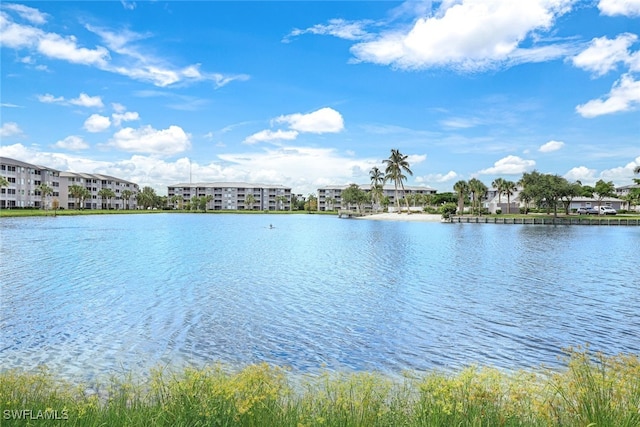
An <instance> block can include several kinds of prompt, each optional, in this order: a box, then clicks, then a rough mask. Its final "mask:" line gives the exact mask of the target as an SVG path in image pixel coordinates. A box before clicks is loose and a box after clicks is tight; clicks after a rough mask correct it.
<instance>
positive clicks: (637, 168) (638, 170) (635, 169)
mask: <svg viewBox="0 0 640 427" xmlns="http://www.w3.org/2000/svg"><path fill="white" fill-rule="evenodd" d="M633 173H635V174H639V173H640V166H636V167H635V168H634V169H633Z"/></svg>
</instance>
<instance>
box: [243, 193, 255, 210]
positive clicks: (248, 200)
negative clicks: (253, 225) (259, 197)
mask: <svg viewBox="0 0 640 427" xmlns="http://www.w3.org/2000/svg"><path fill="white" fill-rule="evenodd" d="M255 202H256V198H255V196H254V195H253V194H247V195H246V196H245V198H244V208H245V209H249V210H253V204H254V203H255Z"/></svg>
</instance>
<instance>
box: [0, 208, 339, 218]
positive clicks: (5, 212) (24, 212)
mask: <svg viewBox="0 0 640 427" xmlns="http://www.w3.org/2000/svg"><path fill="white" fill-rule="evenodd" d="M157 213H193V214H202V213H205V212H202V211H185V210H142V209H140V210H115V209H113V210H106V209H85V210H76V209H64V210H58V211H55V212H54V211H52V210H41V209H2V210H0V218H3V217H28V216H50V217H53V216H69V215H123V214H157ZM206 213H208V214H225V213H226V214H229V213H233V214H274V215H275V214H277V215H282V214H293V215H300V214H308V213H309V212H307V211H260V210H253V211H250V210H216V211H213V210H208V211H207V212H206ZM311 213H312V214H329V215H336V213H335V212H311Z"/></svg>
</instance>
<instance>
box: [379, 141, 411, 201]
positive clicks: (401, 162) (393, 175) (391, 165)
mask: <svg viewBox="0 0 640 427" xmlns="http://www.w3.org/2000/svg"><path fill="white" fill-rule="evenodd" d="M408 157H409V156H407V155H405V154H402V153H401V152H400V150H398V149H395V148H392V149H391V154H390V155H389V158H388V159H385V160H383V162H384V163H385V164H386V167H385V171H384V172H385V177H384V178H385V181H387V180H392V181H393V185H394V187H395V203H396V208H397V209H398V213H400V198H399V197H398V185H400V187H401V189H402V194H404V182H403V181H405V180H406V179H407V176H406V175H404V173H403V172H406V173H407V174H409V175H413V172H412V171H411V168H410V165H409V162H408V161H407V158H408ZM405 201H406V202H407V213H410V210H409V201H408V200H405Z"/></svg>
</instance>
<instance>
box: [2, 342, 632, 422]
mask: <svg viewBox="0 0 640 427" xmlns="http://www.w3.org/2000/svg"><path fill="white" fill-rule="evenodd" d="M565 362H566V364H565V368H564V369H562V370H560V371H551V370H548V369H543V368H541V369H539V370H533V371H519V372H514V373H507V372H504V371H501V370H498V369H493V368H488V367H470V368H466V369H464V370H461V371H459V372H457V373H443V372H438V371H433V372H427V373H422V374H417V373H411V374H406V375H405V376H404V379H403V380H392V379H390V378H388V377H385V376H384V375H382V374H377V373H371V372H365V373H351V374H339V373H330V372H326V373H323V374H320V375H318V376H314V377H310V378H305V379H304V380H302V381H299V380H298V381H294V380H293V379H292V377H293V374H292V373H291V372H289V371H288V370H287V369H283V368H279V367H273V366H269V365H267V364H260V365H251V366H248V367H245V368H244V369H242V370H239V371H232V370H228V369H225V368H224V367H222V366H219V365H216V366H211V367H206V368H202V369H192V368H187V369H184V370H182V371H179V372H170V371H168V370H160V369H159V370H155V371H153V372H151V374H150V379H149V380H148V381H146V382H145V383H138V382H136V381H134V380H132V379H131V378H124V379H114V380H112V381H111V382H109V383H108V384H104V385H102V386H98V387H96V386H94V388H93V391H91V392H88V391H87V390H88V388H87V387H86V386H83V385H77V384H71V383H67V382H65V381H63V380H60V379H59V378H56V377H55V376H54V375H52V374H51V373H50V372H47V371H46V370H41V371H39V372H36V373H25V372H20V371H5V372H2V373H0V405H1V409H2V411H1V412H2V417H3V420H2V425H3V426H14V425H16V426H17V425H20V426H23V425H38V426H40V425H65V426H99V425H109V426H119V425H127V426H138V425H140V426H143V425H145V426H146V425H153V426H155V425H158V426H200V425H214V426H294V427H301V426H321V425H326V426H335V425H339V426H588V425H591V426H621V427H624V426H629V427H631V426H638V425H640V360H639V359H638V357H637V356H634V355H617V356H604V355H601V354H594V353H590V352H588V351H582V350H578V351H572V352H570V353H569V355H568V356H567V359H566V361H565ZM95 390H98V391H97V392H96V391H95ZM21 411H22V412H21ZM24 411H30V412H24ZM18 416H21V418H24V416H29V418H30V419H28V420H25V419H17V417H18ZM53 416H57V417H58V418H65V419H64V420H47V419H46V417H49V418H52V417H53ZM34 417H40V418H37V419H33V418H34Z"/></svg>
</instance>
